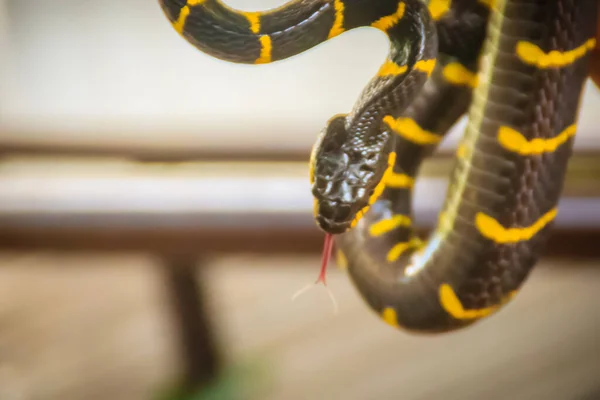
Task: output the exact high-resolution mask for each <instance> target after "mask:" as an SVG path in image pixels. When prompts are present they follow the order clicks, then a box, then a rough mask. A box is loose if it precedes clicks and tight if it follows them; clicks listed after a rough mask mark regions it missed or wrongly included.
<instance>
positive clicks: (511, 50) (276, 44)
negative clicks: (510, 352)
mask: <svg viewBox="0 0 600 400" xmlns="http://www.w3.org/2000/svg"><path fill="white" fill-rule="evenodd" d="M597 3H598V2H597V1H596V0H430V1H424V0H401V1H398V0H292V1H289V2H287V3H285V4H283V5H282V6H279V7H277V8H273V9H270V10H266V11H251V12H250V11H241V10H238V9H235V8H232V7H230V6H227V5H226V4H224V3H223V2H221V1H220V0H159V4H160V7H161V8H162V10H163V12H164V14H165V16H166V17H167V19H168V20H169V22H170V23H171V25H172V26H173V28H174V29H175V31H176V32H177V33H179V35H180V36H181V37H183V38H184V39H185V40H186V41H187V42H189V43H190V44H191V45H192V46H194V47H195V48H197V49H198V50H200V51H201V52H204V53H206V54H208V55H209V56H211V57H215V58H218V59H221V60H224V61H227V62H232V63H240V64H268V63H273V62H277V61H279V60H283V59H287V58H290V57H293V56H296V55H298V54H301V53H304V52H306V51H308V50H310V49H311V48H314V47H315V46H318V45H321V44H322V43H324V42H327V41H329V40H332V39H333V38H336V37H338V36H340V35H342V34H344V33H345V32H348V31H350V30H352V29H356V28H374V29H378V30H380V31H382V32H383V33H385V34H386V35H387V38H388V39H389V44H390V46H389V51H388V53H387V56H386V58H385V60H382V63H381V67H380V68H379V70H378V71H377V73H376V74H375V75H374V76H373V77H372V78H371V80H370V81H369V82H368V83H367V84H366V86H365V87H364V89H363V90H362V92H361V93H360V96H359V98H358V99H357V100H356V102H355V104H354V105H353V107H352V108H351V109H350V110H349V111H348V113H346V114H337V115H334V116H332V117H331V118H330V119H329V120H328V121H327V123H326V124H325V127H324V128H323V129H322V130H321V132H320V133H319V134H318V135H317V139H316V142H315V144H314V146H313V148H312V151H311V154H310V160H309V166H310V168H309V170H310V173H309V175H310V176H309V179H310V184H311V193H312V197H313V200H314V207H313V209H314V219H315V222H316V224H317V226H318V228H320V229H321V230H322V231H323V232H324V233H325V245H324V251H323V254H324V256H323V263H322V269H321V274H320V276H319V280H318V281H322V282H323V283H325V275H324V270H325V267H326V264H327V260H328V259H329V258H330V257H331V253H332V248H333V246H334V245H335V248H336V251H337V259H338V262H339V264H341V265H342V266H343V267H344V268H345V269H346V270H347V273H348V275H349V277H350V280H351V282H352V284H353V286H354V287H355V288H356V290H357V292H358V293H359V295H360V296H361V297H362V299H363V300H364V302H365V303H366V305H367V306H368V307H369V308H370V309H371V310H372V311H373V312H374V313H376V315H377V316H378V317H379V319H380V320H382V321H383V322H385V323H387V324H389V325H391V326H393V327H394V328H398V329H403V330H406V331H408V332H414V333H443V332H449V331H454V330H457V329H461V328H465V327H467V326H471V325H472V324H473V323H475V322H477V321H480V320H482V319H484V318H487V317H489V316H491V315H494V314H496V313H497V312H498V311H499V310H500V309H502V308H503V307H504V306H505V305H506V304H508V303H509V302H510V301H511V300H512V299H513V298H514V297H515V295H516V294H517V293H518V292H519V291H520V290H521V288H522V286H523V284H524V282H526V281H527V278H528V277H529V275H530V273H531V271H532V269H533V268H534V266H535V265H536V264H537V262H538V260H539V258H540V257H541V255H542V254H543V253H544V249H545V246H546V242H547V238H548V235H549V233H550V232H551V230H552V226H553V224H554V221H555V219H556V216H557V214H558V202H559V200H560V197H561V193H562V189H563V184H564V180H565V171H566V168H567V166H568V161H569V158H570V156H571V153H572V151H573V143H574V140H575V134H576V131H577V117H578V113H579V108H580V103H581V98H582V96H583V90H584V85H585V83H586V81H587V78H588V76H589V60H588V59H589V54H590V52H591V51H592V49H594V47H595V46H596V39H595V34H596V29H597V26H596V24H597V21H596V16H597V8H598V4H597ZM462 117H465V119H466V121H467V123H466V126H465V128H464V133H463V136H462V138H461V139H460V141H459V144H458V146H457V150H456V155H455V157H454V166H453V168H452V170H451V172H450V177H449V185H448V188H447V192H446V197H445V200H444V202H443V206H442V209H441V211H440V213H439V217H438V221H437V224H436V226H435V228H434V229H433V230H432V231H431V233H430V234H429V236H428V238H427V240H424V239H422V238H421V237H420V236H419V235H418V234H417V233H416V231H415V229H414V227H413V225H414V224H413V219H414V218H413V211H412V202H413V194H412V190H413V187H414V185H415V183H416V181H417V177H418V172H419V168H420V166H421V164H422V162H423V161H424V160H425V159H426V158H428V157H430V156H431V155H433V154H434V152H435V151H436V149H437V148H438V145H439V144H440V142H441V141H442V140H443V138H444V136H445V135H446V133H447V132H448V131H450V130H451V128H452V127H453V126H454V125H455V124H456V123H457V121H458V120H459V119H460V118H462Z"/></svg>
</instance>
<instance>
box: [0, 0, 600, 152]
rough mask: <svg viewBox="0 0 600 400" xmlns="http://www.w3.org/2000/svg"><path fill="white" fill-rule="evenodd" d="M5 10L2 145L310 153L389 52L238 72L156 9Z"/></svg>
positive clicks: (120, 4)
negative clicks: (6, 140)
mask: <svg viewBox="0 0 600 400" xmlns="http://www.w3.org/2000/svg"><path fill="white" fill-rule="evenodd" d="M0 1H1V0H0ZM4 2H5V9H6V10H7V14H8V15H7V16H6V15H5V16H4V18H5V19H6V20H7V22H8V24H4V23H2V24H1V25H4V31H5V32H4V33H5V41H7V42H8V45H9V46H8V47H6V48H5V49H4V52H5V53H7V54H3V55H2V60H1V61H0V63H2V64H3V68H2V69H0V73H1V74H2V76H0V83H1V84H2V87H1V90H0V135H12V136H13V138H15V139H18V140H40V139H42V140H45V141H48V140H61V141H62V140H67V141H69V142H88V143H98V144H100V143H114V142H121V143H127V142H139V141H143V142H144V143H151V144H152V143H153V144H156V145H161V146H165V145H167V146H169V145H170V146H175V147H178V146H190V145H193V146H213V145H215V146H221V145H227V146H229V145H230V144H231V143H234V144H237V145H241V146H260V147H263V148H264V147H273V148H280V149H283V148H286V147H294V148H297V147H300V148H302V149H307V148H309V147H310V146H311V144H312V142H313V141H314V139H315V137H316V134H317V133H318V132H319V131H320V129H321V128H322V127H323V126H324V124H325V122H326V121H327V119H329V117H330V116H331V115H333V114H335V113H338V112H346V111H348V110H349V109H350V108H351V107H352V105H353V103H354V101H355V100H356V98H357V96H358V94H359V93H360V91H361V89H362V87H363V85H365V84H366V82H367V81H368V80H369V79H370V77H371V76H372V75H373V74H374V73H375V72H376V71H377V69H378V68H379V65H380V63H381V61H382V60H383V59H384V57H385V55H386V52H387V47H388V44H387V41H386V39H385V37H384V36H383V34H381V33H380V32H377V31H375V30H369V29H363V30H360V31H353V32H349V33H346V34H344V35H343V36H341V37H339V38H336V39H335V40H333V41H332V42H330V43H327V44H324V45H321V46H319V47H318V48H315V49H314V50H313V51H310V52H308V53H306V54H303V55H301V56H297V57H295V58H292V59H289V60H286V61H283V62H279V63H276V64H273V65H262V66H245V65H234V64H229V63H226V62H222V61H219V60H215V59H213V58H211V57H209V56H206V55H204V54H202V53H201V52H199V51H197V50H196V49H194V48H193V47H192V46H190V45H189V44H188V43H187V42H185V41H184V40H183V39H181V38H180V37H179V36H178V35H177V34H176V33H175V32H174V30H173V29H172V28H171V26H170V25H169V23H168V22H167V20H166V18H165V17H164V16H163V14H162V11H161V10H160V7H159V5H158V3H157V2H156V0H102V1H91V0H88V1H82V0H52V1H48V0H4ZM282 3H284V0H227V4H229V5H231V6H233V7H238V8H245V9H264V8H269V7H273V6H277V5H280V4H282ZM1 17H2V14H0V18H1ZM0 22H3V21H1V20H0ZM1 32H2V31H0V35H1ZM0 43H1V42H0ZM592 92H593V93H592ZM585 100H586V104H585V109H584V112H583V115H582V121H581V129H580V132H581V134H580V136H579V140H578V144H580V145H582V144H588V143H589V142H590V141H594V139H593V136H592V135H591V134H592V130H593V129H592V128H593V127H594V126H595V125H596V124H597V123H598V119H597V117H596V119H595V116H594V115H592V112H591V110H592V109H593V108H595V109H600V96H599V95H598V91H597V90H595V89H594V90H593V91H590V90H588V94H587V96H586V99H585ZM585 142H588V143H585ZM595 142H598V143H599V147H600V136H599V137H598V139H596V140H595Z"/></svg>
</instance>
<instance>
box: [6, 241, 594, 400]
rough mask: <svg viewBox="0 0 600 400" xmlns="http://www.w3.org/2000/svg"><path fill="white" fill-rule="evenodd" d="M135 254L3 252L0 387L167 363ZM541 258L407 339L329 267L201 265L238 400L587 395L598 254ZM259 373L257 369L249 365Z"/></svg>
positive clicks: (146, 272)
mask: <svg viewBox="0 0 600 400" xmlns="http://www.w3.org/2000/svg"><path fill="white" fill-rule="evenodd" d="M156 262H157V261H156V260H155V259H153V258H152V257H147V256H142V255H131V256H106V255H99V254H84V255H77V256H74V255H71V256H63V255H52V254H26V255H24V254H8V253H3V254H0V267H1V268H0V400H50V399H52V400H53V399H61V400H62V399H68V400H84V399H85V400H95V399H98V400H100V399H102V400H105V399H110V400H137V399H139V400H145V399H152V398H155V396H156V395H157V393H160V391H161V390H163V389H165V388H166V387H168V386H169V385H170V384H171V383H172V382H174V380H175V379H176V377H177V374H178V373H179V361H178V359H177V356H176V354H177V353H176V347H175V343H174V339H173V331H172V325H171V320H170V317H171V316H170V314H169V313H168V302H167V301H166V298H165V296H166V293H165V290H164V289H165V288H164V287H163V286H162V281H161V279H160V269H159V268H156V265H157V264H156ZM597 264H598V262H589V263H588V264H583V263H581V262H578V263H570V262H568V261H562V262H554V263H552V264H549V263H548V262H546V263H543V264H542V265H541V266H540V267H539V268H538V269H537V270H536V271H535V273H534V274H533V275H532V277H531V279H530V280H529V282H528V284H527V285H526V287H525V289H524V290H523V291H522V292H521V294H520V295H519V296H518V297H517V298H516V299H515V301H514V302H513V303H512V304H510V305H509V306H508V307H507V308H506V309H504V310H503V311H502V312H500V313H499V314H497V315H496V316H494V317H493V318H491V319H490V320H488V321H485V322H483V323H480V324H478V325H476V326H474V327H472V328H469V329H467V330H464V331H462V332H458V333H454V334H450V335H447V336H432V337H420V336H414V335H409V334H407V333H403V332H397V331H395V330H393V329H392V328H390V327H388V326H387V325H384V324H382V323H381V322H380V321H378V320H377V318H376V317H375V316H374V315H373V314H372V313H371V312H370V311H369V310H368V309H367V308H366V307H365V306H364V305H363V304H362V303H361V301H360V299H359V298H358V296H357V294H356V292H355V291H354V289H353V287H352V286H351V285H350V283H349V281H348V279H347V277H346V276H345V274H344V273H343V272H342V271H338V270H334V269H332V272H331V273H330V278H329V281H330V288H331V289H332V290H333V292H334V294H335V296H336V299H337V302H338V303H339V307H340V308H339V313H338V314H337V315H334V314H333V307H332V303H331V301H330V300H329V298H328V297H327V294H326V293H325V291H324V290H323V289H322V288H320V287H319V288H316V289H314V290H312V291H309V292H307V293H306V294H304V295H303V296H301V297H300V298H298V299H297V300H296V301H294V302H292V301H291V300H290V298H291V295H292V294H293V293H294V292H295V291H296V290H297V289H299V288H301V287H302V286H304V285H306V284H307V283H311V282H313V281H314V278H315V277H316V274H317V268H318V260H317V259H316V258H314V259H313V258H308V259H290V258H280V259H269V258H257V257H239V258H231V259H226V260H225V259H224V260H218V261H215V262H214V263H212V264H211V266H210V267H209V268H207V269H206V270H204V273H203V274H202V279H203V280H204V281H205V282H206V284H207V285H208V286H209V287H208V288H209V290H210V293H209V295H210V296H209V300H210V307H211V308H212V310H213V315H212V317H213V319H214V321H215V323H216V324H217V327H218V329H219V338H220V340H221V345H222V346H223V348H224V349H226V357H227V360H228V361H229V363H230V365H231V366H232V367H236V366H240V367H244V366H250V367H251V368H252V370H253V371H254V373H255V374H256V375H252V379H251V382H252V387H244V388H243V390H245V391H246V393H247V395H246V396H245V398H246V399H248V400H254V399H260V400H300V399H317V400H320V399H327V400H329V399H344V400H352V399H357V400H358V399H360V400H371V399H373V400H375V399H377V400H388V399H390V400H391V399H394V400H396V399H398V400H400V399H402V400H429V399H433V400H438V399H444V400H470V399H477V400H481V399H485V400H497V399H498V400H499V399H510V400H521V399H523V400H525V399H527V400H529V399H533V400H537V399H543V400H597V399H600V290H599V289H600V266H599V265H597ZM255 376H256V377H255Z"/></svg>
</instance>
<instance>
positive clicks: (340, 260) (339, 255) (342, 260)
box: [335, 250, 348, 269]
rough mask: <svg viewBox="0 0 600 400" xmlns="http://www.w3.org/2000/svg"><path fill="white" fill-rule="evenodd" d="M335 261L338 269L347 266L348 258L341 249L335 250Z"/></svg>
mask: <svg viewBox="0 0 600 400" xmlns="http://www.w3.org/2000/svg"><path fill="white" fill-rule="evenodd" d="M335 263H336V264H337V266H338V268H339V269H346V268H348V259H347V258H346V256H345V255H344V253H343V252H342V251H341V250H338V251H337V252H336V256H335Z"/></svg>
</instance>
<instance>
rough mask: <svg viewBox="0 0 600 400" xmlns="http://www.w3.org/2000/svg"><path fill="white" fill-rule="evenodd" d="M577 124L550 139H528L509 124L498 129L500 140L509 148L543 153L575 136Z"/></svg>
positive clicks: (551, 150) (527, 153)
mask: <svg viewBox="0 0 600 400" xmlns="http://www.w3.org/2000/svg"><path fill="white" fill-rule="evenodd" d="M576 131H577V125H575V124H573V125H569V126H568V127H566V128H565V129H564V130H563V131H562V132H561V133H560V134H559V135H557V136H556V137H553V138H550V139H540V138H536V139H532V140H527V139H525V137H524V136H523V135H521V134H520V133H519V132H517V131H516V130H514V129H512V128H509V127H508V126H501V127H500V129H498V141H499V142H500V144H501V145H502V146H503V147H504V148H505V149H507V150H510V151H514V152H515V153H518V154H521V155H524V156H526V155H533V154H542V153H551V152H553V151H555V150H556V149H557V148H558V147H559V146H560V145H561V144H563V143H565V142H566V141H567V140H569V138H570V137H572V136H575V132H576Z"/></svg>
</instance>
